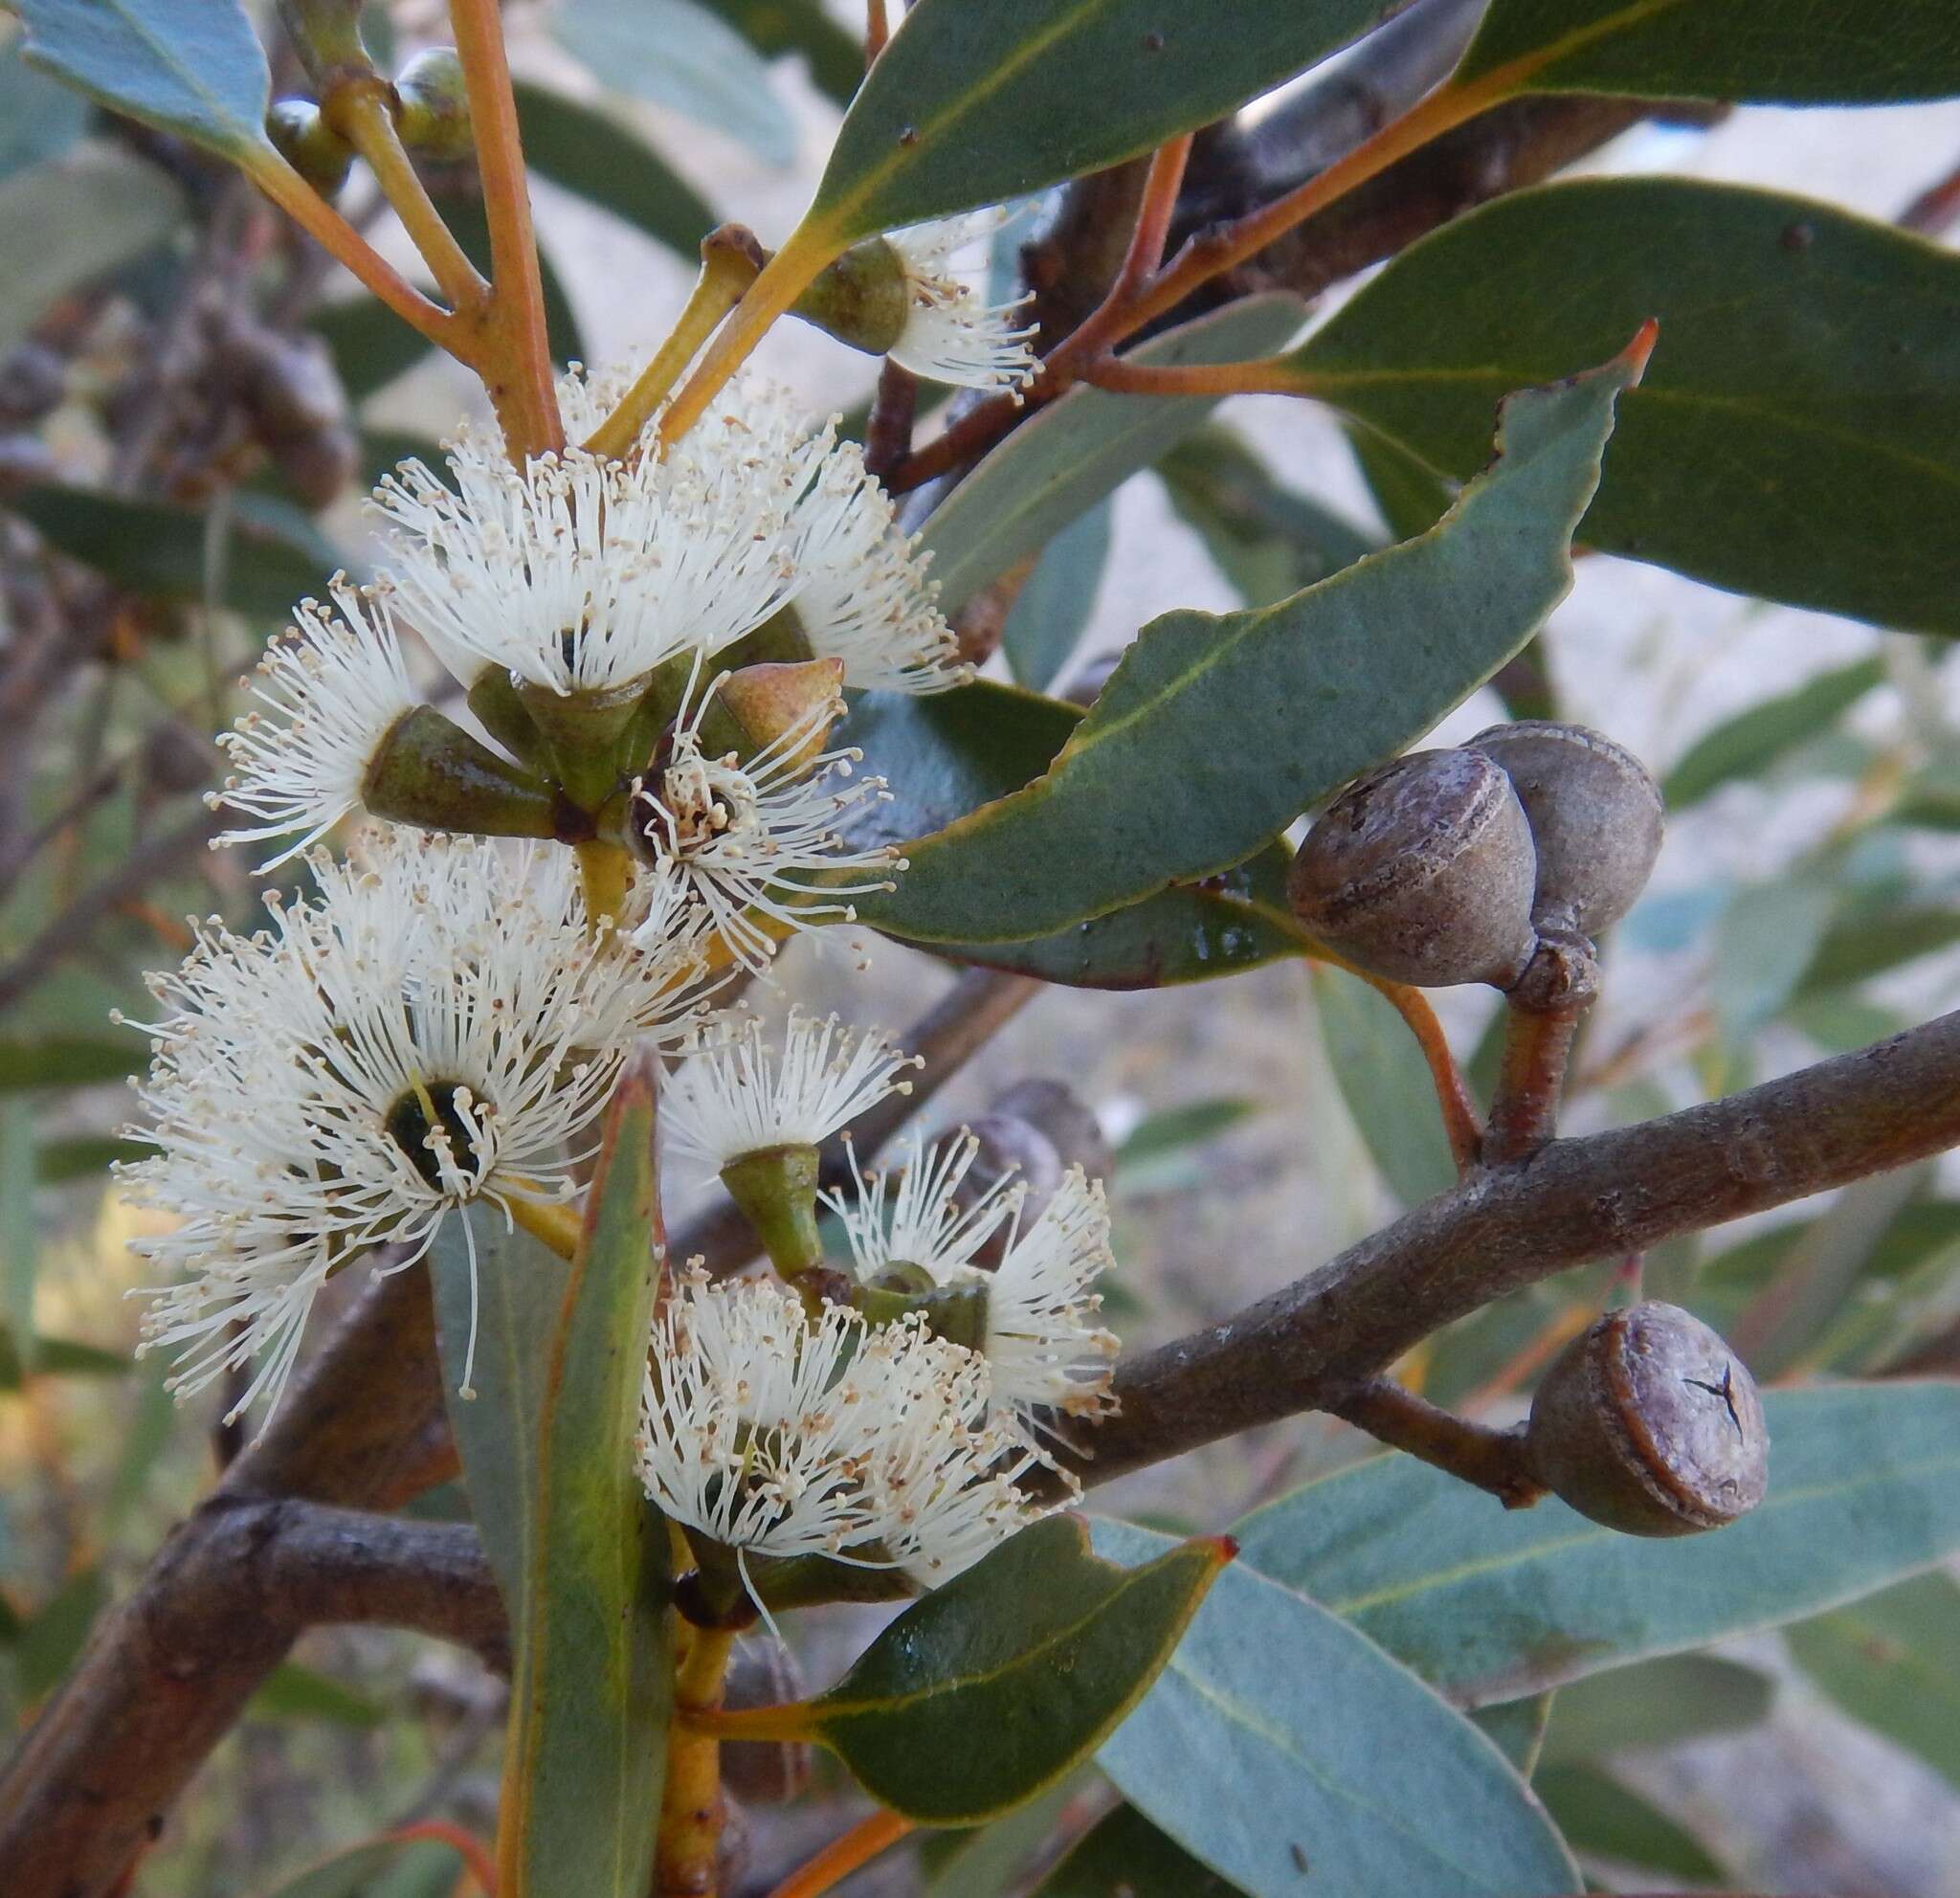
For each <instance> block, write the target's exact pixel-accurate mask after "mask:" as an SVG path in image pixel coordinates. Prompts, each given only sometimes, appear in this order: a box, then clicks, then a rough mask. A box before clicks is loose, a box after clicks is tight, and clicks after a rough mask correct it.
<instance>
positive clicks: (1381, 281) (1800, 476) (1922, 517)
mask: <svg viewBox="0 0 1960 1898" xmlns="http://www.w3.org/2000/svg"><path fill="white" fill-rule="evenodd" d="M1552 4H1556V5H1559V6H1561V7H1562V6H1563V0H1552ZM1650 11H1656V12H1657V13H1658V12H1668V11H1672V12H1675V13H1680V12H1682V11H1683V10H1682V9H1681V8H1675V9H1671V10H1669V9H1658V10H1650ZM1703 11H1705V12H1706V13H1707V15H1708V17H1710V18H1713V17H1715V16H1716V14H1717V13H1720V12H1726V11H1727V9H1716V10H1703ZM1886 31H1887V32H1889V31H1890V29H1889V26H1888V27H1887V29H1886ZM1778 38H1779V43H1791V40H1792V35H1791V34H1789V33H1779V35H1778ZM1794 38H1795V39H1798V40H1800V39H1801V38H1802V35H1801V33H1795V34H1794ZM1604 232H1611V233H1612V241H1611V242H1610V243H1602V242H1601V240H1600V234H1601V233H1604ZM1581 256H1583V257H1586V258H1587V259H1588V262H1587V267H1586V268H1585V269H1584V270H1583V271H1574V270H1573V269H1572V267H1571V264H1572V259H1573V257H1581ZM1875 307H1882V308H1883V310H1884V313H1885V315H1884V321H1883V322H1882V323H1874V322H1873V321H1872V311H1873V309H1874V308H1875ZM1439 310H1446V311H1448V313H1449V321H1448V322H1446V323H1441V322H1438V321H1437V312H1438V311H1439ZM1646 317H1655V318H1658V319H1659V324H1660V341H1659V346H1658V347H1657V348H1656V350H1655V352H1654V366H1653V370H1652V373H1651V374H1650V375H1649V376H1648V377H1647V378H1646V379H1645V380H1644V381H1643V382H1642V383H1641V385H1640V387H1639V389H1638V390H1637V391H1631V392H1630V393H1629V395H1628V397H1627V401H1626V407H1625V414H1624V417H1623V419H1622V420H1621V423H1620V425H1619V428H1618V430H1617V431H1616V432H1615V437H1614V450H1613V456H1612V458H1611V461H1610V464H1609V466H1608V468H1607V471H1606V475H1605V479H1604V480H1602V481H1601V483H1600V487H1599V494H1598V497H1597V499H1596V500H1595V501H1594V502H1593V506H1592V508H1591V510H1590V511H1589V512H1588V514H1587V516H1586V518H1585V520H1584V522H1583V523H1581V525H1580V526H1579V530H1578V538H1579V540H1580V541H1581V542H1582V543H1584V544H1585V545H1587V546H1589V547H1596V548H1598V549H1599V550H1601V551H1603V552H1607V553H1620V554H1626V555H1628V556H1630V557H1632V558H1634V559H1638V560H1646V561H1653V562H1655V563H1657V564H1658V565H1659V566H1662V567H1671V568H1674V569H1678V570H1679V571H1681V572H1683V573H1687V574H1691V575H1693V576H1694V577H1695V578H1696V579H1699V580H1706V581H1709V582H1711V583H1712V584H1714V585H1715V586H1718V587H1726V588H1729V589H1731V590H1732V591H1734V592H1744V593H1758V594H1761V595H1763V596H1764V597H1765V598H1769V599H1775V600H1784V601H1788V602H1790V603H1792V604H1793V605H1797V606H1809V607H1821V608H1824V609H1826V610H1828V611H1830V612H1834V613H1845V614H1854V615H1856V616H1857V617H1859V618H1861V619H1871V620H1875V621H1877V622H1879V623H1880V624H1882V625H1887V626H1900V627H1904V628H1905V629H1907V630H1908V631H1913V632H1946V633H1955V632H1960V257H1955V256H1954V255H1953V254H1952V253H1951V252H1949V251H1943V250H1940V249H1937V248H1935V247H1934V246H1933V245H1931V244H1928V243H1927V242H1925V241H1924V240H1923V239H1920V238H1918V237H1914V236H1911V235H1908V234H1905V233H1903V232H1900V231H1897V230H1894V229H1893V228H1892V227H1891V226H1889V225H1883V224H1877V223H1872V222H1870V221H1868V220H1865V219H1862V218H1858V217H1854V216H1852V215H1851V214H1850V213H1849V212H1841V211H1836V210H1833V209H1832V208H1831V207H1830V206H1828V205H1823V204H1817V203H1815V202H1814V201H1812V200H1811V199H1808V198H1797V197H1785V196H1779V195H1777V194H1775V193H1773V192H1768V191H1756V190H1742V189H1740V188H1738V187H1736V186H1732V185H1717V184H1706V183H1702V182H1699V181H1695V180H1689V179H1682V178H1603V179H1589V180H1585V181H1581V182H1578V183H1572V184H1562V185H1548V186H1544V187H1541V188H1540V189H1538V190H1527V191H1517V192H1513V193H1512V194H1510V195H1509V196H1506V197H1501V198H1499V199H1497V200H1496V201H1495V202H1494V203H1492V204H1489V205H1486V206H1484V207H1483V208H1482V209H1481V210H1480V211H1475V212H1471V213H1470V214H1469V215H1467V216H1465V217H1461V218H1459V219H1457V220H1455V221H1454V222H1452V223H1449V224H1446V225H1444V226H1443V227H1442V229H1441V230H1439V231H1437V232H1436V233H1435V234H1432V235H1431V236H1429V237H1427V238H1425V239H1423V241H1422V242H1420V243H1418V244H1415V245H1413V246H1412V247H1411V248H1410V249H1409V250H1408V251H1406V252H1404V253H1403V254H1402V256H1400V257H1397V258H1395V259H1394V261H1393V262H1392V263H1391V264H1390V265H1389V266H1388V267H1387V269H1385V270H1384V271H1382V272H1381V274H1380V275H1379V276H1377V277H1375V278H1373V279H1371V280H1370V282H1369V283H1368V284H1366V285H1365V286H1364V287H1363V288H1362V289H1361V290H1360V291H1359V292H1358V293H1357V294H1356V295H1355V296H1354V297H1353V298H1351V299H1350V300H1349V301H1348V302H1347V303H1345V304H1344V305H1343V306H1342V308H1341V309H1340V311H1339V312H1338V313H1337V314H1336V315H1335V316H1334V317H1333V318H1332V319H1331V320H1330V321H1329V322H1328V323H1326V324H1325V325H1323V326H1322V327H1321V328H1320V329H1318V330H1316V331H1315V332H1314V333H1313V335H1312V336H1310V337H1309V338H1308V339H1307V341H1306V342H1305V343H1304V344H1303V345H1302V346H1301V347H1300V348H1298V349H1297V350H1295V351H1294V352H1293V354H1292V356H1291V357H1290V358H1289V359H1288V360H1289V361H1290V362H1292V363H1293V364H1295V365H1296V366H1297V367H1298V368H1299V369H1300V370H1301V371H1302V373H1303V375H1304V376H1306V377H1308V378H1309V379H1310V380H1311V382H1312V385H1313V387H1314V389H1315V391H1316V392H1318V393H1320V394H1322V395H1325V397H1326V398H1327V399H1328V400H1330V401H1333V402H1336V403H1338V404H1339V405H1340V406H1341V407H1342V408H1343V409H1345V410H1347V411H1348V413H1350V414H1353V415H1356V416H1359V417H1360V418H1361V419H1363V420H1364V421H1366V422H1368V423H1369V424H1370V426H1372V427H1373V428H1375V429H1377V430H1379V431H1380V432H1381V433H1382V434H1383V435H1387V436H1389V437H1390V438H1391V439H1392V440H1393V441H1395V442H1398V443H1399V444H1400V445H1401V446H1402V447H1403V448H1405V449H1407V450H1408V451H1410V452H1412V453H1413V454H1414V455H1415V456H1417V457H1418V458H1420V459H1421V460H1422V461H1424V462H1425V463H1427V464H1428V465H1429V466H1430V467H1432V468H1435V469H1436V470H1437V471H1438V472H1439V473H1442V474H1446V475H1453V476H1456V477H1459V478H1462V477H1465V476H1468V475H1470V474H1471V473H1473V472H1474V471H1475V469H1476V467H1477V465H1478V463H1479V461H1480V460H1481V458H1482V455H1483V446H1482V444H1483V438H1484V433H1485V430H1486V429H1487V427H1488V424H1489V416H1490V410H1491V405H1492V404H1493V403H1494V402H1495V401H1496V400H1497V399H1498V397H1499V396H1500V395H1501V394H1502V393H1503V391H1504V390H1505V389H1510V388H1517V387H1519V386H1520V385H1522V384H1525V383H1530V382H1536V381H1540V380H1542V379H1543V378H1544V377H1545V376H1547V375H1548V374H1552V373H1556V372H1557V371H1559V370H1560V369H1562V368H1570V366H1571V365H1572V364H1573V363H1575V362H1594V361H1597V360H1598V359H1599V356H1600V355H1601V354H1602V353H1603V352H1604V351H1605V350H1606V349H1609V348H1611V347H1613V346H1615V343H1616V342H1617V341H1618V340H1619V339H1620V338H1623V337H1624V336H1625V334H1626V332H1627V330H1628V328H1629V327H1630V326H1631V325H1632V324H1636V323H1638V322H1639V321H1640V320H1641V319H1643V318H1646Z"/></svg>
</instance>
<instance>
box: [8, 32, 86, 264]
mask: <svg viewBox="0 0 1960 1898" xmlns="http://www.w3.org/2000/svg"><path fill="white" fill-rule="evenodd" d="M87 129H88V101H87V100H84V99H79V98H78V97H77V96H76V95H75V94H74V93H72V92H71V91H69V89H68V88H67V87H66V86H63V85H56V83H55V82H54V81H53V80H51V79H50V78H47V76H46V75H45V74H42V73H37V72H35V71H34V70H33V67H32V66H30V65H29V64H28V63H27V61H26V60H24V59H23V58H22V57H21V56H20V47H19V46H18V44H15V45H12V46H9V47H5V48H0V178H5V177H7V176H9V175H10V174H11V173H12V172H15V171H19V170H23V169H25V168H26V167H28V166H30V165H38V164H40V163H41V161H42V160H43V159H48V158H58V157H60V155H61V154H62V153H63V152H64V151H66V150H67V149H68V147H69V146H70V145H73V144H74V143H75V142H76V141H77V140H78V138H80V137H81V135H82V133H83V132H84V131H86V130H87ZM14 257H15V260H16V262H19V261H21V259H20V257H19V254H18V253H17V252H16V253H15V254H14Z"/></svg>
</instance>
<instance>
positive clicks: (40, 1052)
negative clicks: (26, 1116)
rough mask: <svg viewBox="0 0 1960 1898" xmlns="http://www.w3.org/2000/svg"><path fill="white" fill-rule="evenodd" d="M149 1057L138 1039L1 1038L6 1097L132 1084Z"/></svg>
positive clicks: (0, 1088)
mask: <svg viewBox="0 0 1960 1898" xmlns="http://www.w3.org/2000/svg"><path fill="white" fill-rule="evenodd" d="M145 1059H146V1055H145V1049H144V1045H143V1042H142V1041H141V1040H140V1039H139V1038H137V1037H136V1036H134V1035H101V1036H96V1035H6V1036H0V1093H11V1092H14V1091H16V1090H18V1089H20V1088H27V1087H93V1086H98V1085H100V1083H103V1082H105V1081H126V1080H127V1079H128V1078H129V1076H130V1075H131V1073H133V1072H134V1071H135V1070H136V1069H137V1068H139V1067H141V1066H142V1065H143V1064H144V1062H145Z"/></svg>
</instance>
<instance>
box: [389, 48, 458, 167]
mask: <svg viewBox="0 0 1960 1898" xmlns="http://www.w3.org/2000/svg"><path fill="white" fill-rule="evenodd" d="M394 89H395V96H396V97H397V98H398V99H399V100H401V105H400V108H399V109H398V110H397V111H396V113H395V121H394V126H395V132H396V134H397V135H398V136H399V137H400V139H401V142H402V144H403V145H407V146H408V148H409V149H410V150H411V151H417V152H420V153H421V154H422V155H423V156H424V157H426V158H434V159H437V160H440V161H442V162H444V163H453V162H454V161H456V160H457V159H459V158H467V157H469V155H470V153H471V151H472V149H474V144H473V141H472V139H471V135H470V96H469V90H468V88H467V87H466V86H465V85H464V83H463V69H462V62H461V61H460V60H458V59H457V56H456V48H455V47H453V46H432V47H430V48H429V50H428V51H427V52H425V53H418V54H416V55H415V56H414V57H413V58H412V59H411V60H410V61H409V63H408V64H407V65H406V66H404V67H403V68H402V69H401V71H400V72H399V73H398V74H396V76H395V81H394Z"/></svg>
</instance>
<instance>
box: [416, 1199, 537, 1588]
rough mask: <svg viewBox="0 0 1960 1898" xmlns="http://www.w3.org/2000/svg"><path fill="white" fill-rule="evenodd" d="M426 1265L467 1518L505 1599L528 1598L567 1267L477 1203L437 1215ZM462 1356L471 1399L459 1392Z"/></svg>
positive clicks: (443, 1382)
mask: <svg viewBox="0 0 1960 1898" xmlns="http://www.w3.org/2000/svg"><path fill="white" fill-rule="evenodd" d="M473 1264H474V1281H473V1279H472V1267H473ZM429 1270H430V1276H431V1283H432V1285H433V1287H434V1298H435V1341H436V1346H437V1348H438V1350H439V1351H440V1352H441V1357H442V1386H443V1401H444V1402H445V1403H446V1404H447V1405H448V1407H449V1423H450V1428H451V1430H453V1431H454V1432H455V1434H456V1444H457V1451H458V1452H459V1453H460V1455H461V1458H462V1465H463V1483H464V1486H465V1487H466V1488H467V1489H468V1491H469V1497H470V1514H471V1515H472V1517H473V1518H474V1519H475V1521H476V1524H477V1530H478V1533H479V1534H480V1535H481V1536H482V1538H483V1552H484V1553H485V1554H487V1555H488V1556H489V1558H490V1566H491V1567H492V1568H493V1569H494V1570H495V1571H496V1572H497V1584H498V1586H499V1588H501V1590H502V1592H503V1599H504V1602H505V1604H506V1605H509V1604H512V1603H516V1602H518V1601H521V1600H522V1599H523V1578H524V1576H525V1575H527V1574H529V1573H530V1569H531V1560H532V1555H533V1549H532V1540H531V1539H532V1537H533V1535H534V1534H535V1532H536V1530H537V1524H538V1488H539V1483H540V1474H539V1467H538V1459H539V1454H540V1450H541V1447H542V1441H541V1437H540V1431H541V1427H542V1422H543V1418H544V1412H545V1387H546V1379H547V1377H548V1375H549V1372H550V1354H549V1342H550V1339H551V1335H552V1333H553V1331H554V1330H555V1329H557V1325H558V1314H559V1312H560V1310H561V1309H562V1308H563V1306H564V1304H565V1286H566V1278H567V1267H566V1263H565V1261H564V1260H562V1259H560V1258H559V1257H558V1255H557V1254H556V1253H555V1252H553V1251H551V1249H550V1248H549V1247H548V1246H546V1245H545V1244H544V1243H542V1242H541V1241H540V1240H538V1239H533V1238H532V1237H531V1236H530V1234H529V1233H527V1232H525V1231H524V1230H523V1228H522V1227H519V1228H517V1229H515V1230H511V1229H509V1228H507V1227H506V1224H505V1222H504V1219H503V1217H502V1215H501V1214H500V1213H498V1212H497V1211H496V1210H495V1209H494V1208H492V1207H488V1206H474V1207H471V1208H470V1209H469V1210H468V1212H467V1213H465V1214H464V1216H463V1217H461V1218H449V1219H445V1220H444V1221H443V1222H442V1229H441V1230H440V1231H439V1232H438V1233H437V1234H436V1236H435V1243H434V1246H433V1247H432V1248H431V1250H430V1254H429ZM473 1327H474V1336H475V1343H476V1351H475V1357H474V1360H472V1359H471V1338H472V1328H473ZM465 1363H469V1366H470V1374H469V1377H468V1379H467V1383H468V1385H469V1387H470V1388H471V1389H472V1390H474V1391H475V1393H476V1395H475V1396H472V1397H466V1396H462V1390H463V1387H464V1384H465V1381H466V1380H465V1378H464V1375H463V1367H464V1365H465Z"/></svg>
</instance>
